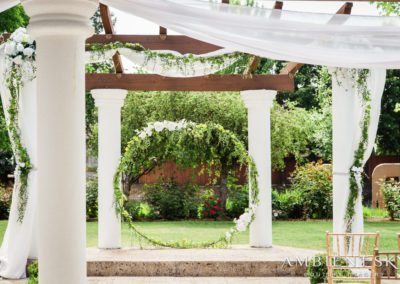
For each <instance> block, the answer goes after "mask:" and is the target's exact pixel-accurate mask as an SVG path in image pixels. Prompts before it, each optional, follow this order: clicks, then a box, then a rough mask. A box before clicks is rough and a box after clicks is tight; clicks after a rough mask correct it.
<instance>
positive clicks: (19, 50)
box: [17, 43, 24, 52]
mask: <svg viewBox="0 0 400 284" xmlns="http://www.w3.org/2000/svg"><path fill="white" fill-rule="evenodd" d="M17 51H18V52H22V51H24V46H23V45H22V44H20V43H18V44H17Z"/></svg>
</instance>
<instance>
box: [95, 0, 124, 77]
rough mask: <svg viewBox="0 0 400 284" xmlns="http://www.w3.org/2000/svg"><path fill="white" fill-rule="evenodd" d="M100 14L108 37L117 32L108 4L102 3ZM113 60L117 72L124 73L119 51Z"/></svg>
mask: <svg viewBox="0 0 400 284" xmlns="http://www.w3.org/2000/svg"><path fill="white" fill-rule="evenodd" d="M100 16H101V21H102V22H103V27H104V32H105V33H106V37H107V36H109V35H113V34H115V31H114V26H113V23H112V18H111V13H110V9H109V8H108V6H106V5H104V4H100ZM112 60H113V63H114V68H115V72H116V73H124V68H123V65H122V60H121V56H120V55H119V53H118V51H117V52H116V53H115V54H114V56H113V58H112Z"/></svg>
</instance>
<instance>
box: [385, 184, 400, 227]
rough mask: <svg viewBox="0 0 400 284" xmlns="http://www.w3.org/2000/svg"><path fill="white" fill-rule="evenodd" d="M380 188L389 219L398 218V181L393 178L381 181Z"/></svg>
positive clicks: (399, 200)
mask: <svg viewBox="0 0 400 284" xmlns="http://www.w3.org/2000/svg"><path fill="white" fill-rule="evenodd" d="M380 189H381V191H382V194H383V201H384V203H385V207H386V210H387V211H388V213H389V216H390V219H391V220H394V219H395V218H400V182H399V181H396V180H394V179H390V180H387V181H382V182H380Z"/></svg>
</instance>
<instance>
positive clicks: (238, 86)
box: [86, 74, 294, 92]
mask: <svg viewBox="0 0 400 284" xmlns="http://www.w3.org/2000/svg"><path fill="white" fill-rule="evenodd" d="M93 89H125V90H130V91H184V92H191V91H193V92H196V91H197V92H205V91H215V92H224V91H226V92H233V91H244V90H257V89H267V90H277V91H293V90H294V80H293V76H289V75H253V76H252V77H251V78H245V77H244V76H243V75H207V76H202V77H190V78H175V77H164V76H160V75H155V74H86V91H90V90H93Z"/></svg>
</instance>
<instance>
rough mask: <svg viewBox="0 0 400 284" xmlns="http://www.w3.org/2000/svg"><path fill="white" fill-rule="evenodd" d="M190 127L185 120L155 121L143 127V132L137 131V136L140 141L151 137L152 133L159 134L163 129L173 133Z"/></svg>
mask: <svg viewBox="0 0 400 284" xmlns="http://www.w3.org/2000/svg"><path fill="white" fill-rule="evenodd" d="M189 125H190V123H189V122H187V121H186V120H184V119H183V120H180V121H178V122H174V121H167V120H164V121H157V122H154V123H149V124H148V125H147V127H145V128H144V129H143V130H141V131H138V133H137V134H138V136H139V138H140V139H142V140H143V139H146V138H147V137H151V136H152V135H153V132H154V131H155V132H161V131H163V130H164V129H166V130H169V131H175V130H181V129H184V128H187V127H188V126H189Z"/></svg>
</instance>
